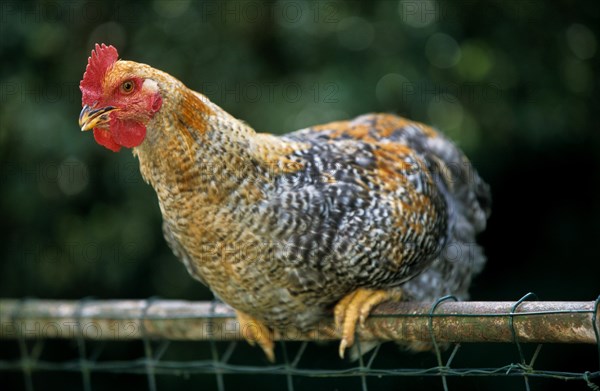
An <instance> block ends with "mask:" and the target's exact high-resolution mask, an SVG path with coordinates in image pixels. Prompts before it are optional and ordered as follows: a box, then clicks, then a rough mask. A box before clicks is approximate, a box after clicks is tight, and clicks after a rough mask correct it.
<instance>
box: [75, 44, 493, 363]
mask: <svg viewBox="0 0 600 391" xmlns="http://www.w3.org/2000/svg"><path fill="white" fill-rule="evenodd" d="M80 88H81V91H82V94H83V98H82V104H83V110H82V111H81V115H80V117H79V125H80V126H81V130H82V131H86V130H91V129H93V134H94V138H95V140H96V141H97V142H98V143H99V144H100V145H103V146H104V147H106V148H108V149H110V150H112V151H118V150H120V149H121V148H122V147H125V148H132V149H133V154H134V155H135V156H137V158H138V159H139V164H140V171H141V174H142V176H143V178H144V179H145V180H146V181H147V182H148V183H149V184H150V185H152V187H153V188H154V190H155V191H156V194H157V196H158V201H159V205H160V210H161V212H162V216H163V231H164V235H165V238H166V240H167V242H168V243H169V245H170V247H171V248H172V250H173V252H174V254H175V255H176V256H177V257H178V258H179V259H180V260H181V261H182V262H183V263H184V265H185V266H186V268H187V270H188V271H189V273H190V274H191V275H192V276H193V277H194V278H196V279H198V280H199V281H201V282H202V283H204V284H206V285H207V286H208V287H209V288H210V289H211V290H212V291H213V292H214V294H215V295H216V296H217V297H218V298H220V299H221V300H223V301H224V302H226V303H228V304H229V305H231V306H232V307H233V308H234V309H235V310H236V313H237V316H238V319H239V321H240V322H241V324H242V325H250V326H251V327H248V328H247V330H248V332H246V333H245V337H246V338H247V339H248V340H249V341H250V342H257V343H258V344H259V345H260V346H261V347H262V349H263V350H264V351H265V353H266V355H267V357H268V358H269V359H270V360H271V361H272V360H273V359H274V352H273V347H274V345H273V341H272V330H275V329H277V330H285V329H286V328H287V327H290V326H294V327H296V328H299V329H301V330H304V331H310V330H311V329H313V328H314V327H315V325H316V323H318V322H319V320H321V319H323V318H324V317H327V316H331V315H333V316H334V319H335V324H336V326H337V331H338V332H339V335H340V338H341V342H340V346H339V353H340V356H342V357H343V356H344V352H345V350H346V348H349V347H351V346H353V345H354V338H355V330H356V328H357V327H360V326H361V325H362V324H364V321H365V319H366V318H367V317H368V315H369V313H370V311H371V310H372V308H373V307H375V306H376V305H377V304H379V303H382V302H384V301H388V300H432V299H435V298H437V297H440V296H442V295H446V294H454V295H456V296H457V297H459V298H466V297H467V290H468V287H469V285H470V283H471V279H472V277H473V276H474V275H475V274H477V273H478V272H479V271H480V270H481V268H482V266H483V264H484V262H485V257H484V255H483V253H482V251H481V249H480V247H479V246H478V245H477V244H476V242H475V236H476V234H477V233H478V232H480V231H482V230H483V229H484V228H485V225H486V220H487V217H488V215H489V204H490V195H489V190H488V187H487V185H486V184H485V183H484V182H483V181H482V180H481V179H480V178H479V176H478V175H477V173H476V172H475V171H474V170H473V168H472V166H471V164H470V162H469V161H468V160H467V158H466V157H465V156H464V155H463V153H462V152H461V151H460V150H459V149H458V148H457V147H456V146H455V145H454V144H453V143H452V142H451V141H449V140H448V139H446V138H445V137H444V136H443V135H441V134H439V133H437V132H436V131H434V130H433V129H432V128H430V127H428V126H425V125H423V124H420V123H417V122H413V121H409V120H407V119H404V118H401V117H398V116H395V115H391V114H367V115H362V116H360V117H358V118H355V119H353V120H351V121H341V122H332V123H329V124H325V125H319V126H314V127H311V128H307V129H303V130H299V131H296V132H293V133H290V134H287V135H285V136H281V137H277V136H274V135H270V134H264V133H257V132H255V131H254V130H253V129H252V128H251V127H250V126H249V125H247V124H245V123H244V122H242V121H240V120H237V119H235V118H234V117H232V116H231V115H230V114H228V113H227V112H225V111H224V110H223V109H221V108H220V107H218V106H217V105H215V104H214V103H212V102H211V101H210V100H209V99H208V98H206V97H205V96H204V95H202V94H200V93H197V92H194V91H192V90H190V89H188V88H187V87H186V86H185V85H183V83H181V82H180V81H179V80H177V79H175V78H174V77H172V76H170V75H168V74H167V73H164V72H161V71H159V70H156V69H154V68H152V67H150V66H148V65H144V64H139V63H136V62H131V61H123V60H118V54H117V50H116V49H115V48H114V47H112V46H106V45H104V44H102V45H96V47H95V50H93V51H92V54H91V57H90V58H89V60H88V64H87V68H86V71H85V74H84V76H83V80H82V81H81V84H80ZM448 249H451V250H452V251H448ZM449 252H451V253H452V256H449V255H448V254H447V253H449Z"/></svg>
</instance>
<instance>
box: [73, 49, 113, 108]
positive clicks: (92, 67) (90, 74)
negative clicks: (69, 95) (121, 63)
mask: <svg viewBox="0 0 600 391" xmlns="http://www.w3.org/2000/svg"><path fill="white" fill-rule="evenodd" d="M118 58H119V53H117V49H115V47H114V46H112V45H110V46H106V45H105V44H102V45H98V44H96V47H95V48H94V50H92V55H91V56H90V58H88V63H87V67H86V68H85V73H84V74H83V80H81V83H79V89H80V90H81V93H82V94H83V96H82V98H81V101H82V103H83V104H84V105H91V104H93V103H94V102H96V101H98V100H99V99H100V96H101V95H102V79H103V78H104V75H105V74H106V71H108V69H109V68H110V67H111V66H112V65H113V64H114V63H115V62H116V61H117V59H118Z"/></svg>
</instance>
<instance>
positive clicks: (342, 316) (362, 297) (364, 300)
mask: <svg viewBox="0 0 600 391" xmlns="http://www.w3.org/2000/svg"><path fill="white" fill-rule="evenodd" d="M400 299H401V295H400V293H399V292H396V291H392V292H390V291H384V290H370V289H364V288H359V289H357V290H355V291H354V292H352V293H350V294H348V295H346V296H344V297H343V298H342V299H341V300H340V301H339V302H338V303H337V304H336V306H335V308H334V310H333V314H334V320H335V325H336V327H337V328H338V329H339V328H341V329H342V331H341V334H342V336H341V341H340V348H339V354H340V357H341V358H344V352H345V350H346V348H348V347H351V346H352V345H354V334H355V332H356V324H357V322H358V324H359V325H360V327H364V326H365V322H366V320H367V318H368V317H369V314H370V313H371V310H372V309H373V307H375V306H376V305H377V304H380V303H382V302H384V301H388V300H400Z"/></svg>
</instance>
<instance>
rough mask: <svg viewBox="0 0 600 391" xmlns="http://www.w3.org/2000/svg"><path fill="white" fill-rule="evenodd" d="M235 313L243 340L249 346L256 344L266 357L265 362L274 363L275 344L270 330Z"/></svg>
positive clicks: (239, 312) (256, 321) (250, 318)
mask: <svg viewBox="0 0 600 391" xmlns="http://www.w3.org/2000/svg"><path fill="white" fill-rule="evenodd" d="M235 313H236V315H237V319H238V322H239V323H240V331H241V332H242V335H243V336H244V339H246V341H247V342H248V343H249V344H250V346H254V345H255V344H258V346H260V347H261V349H262V350H263V352H264V353H265V355H266V356H267V360H269V362H275V352H274V349H275V344H274V343H273V338H272V336H271V330H269V328H268V327H267V326H265V325H264V323H262V322H261V321H259V320H257V319H256V318H253V317H252V316H250V315H247V314H245V313H243V312H241V311H237V310H236V311H235Z"/></svg>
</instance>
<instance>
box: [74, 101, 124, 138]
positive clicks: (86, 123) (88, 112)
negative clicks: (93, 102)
mask: <svg viewBox="0 0 600 391" xmlns="http://www.w3.org/2000/svg"><path fill="white" fill-rule="evenodd" d="M114 110H117V108H116V107H113V106H106V107H102V108H100V109H96V110H94V109H92V108H91V107H89V106H88V105H85V106H84V107H83V109H82V110H81V113H80V114H79V126H81V131H82V132H84V131H86V130H92V129H94V128H97V127H99V126H101V125H106V124H107V123H108V121H109V120H110V118H108V114H109V113H110V112H112V111H114Z"/></svg>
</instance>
